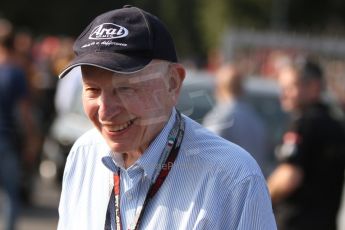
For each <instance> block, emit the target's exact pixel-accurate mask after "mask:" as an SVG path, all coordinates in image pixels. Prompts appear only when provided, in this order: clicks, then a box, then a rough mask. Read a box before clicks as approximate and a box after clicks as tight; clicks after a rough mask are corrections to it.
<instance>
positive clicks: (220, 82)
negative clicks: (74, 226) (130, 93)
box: [0, 19, 345, 229]
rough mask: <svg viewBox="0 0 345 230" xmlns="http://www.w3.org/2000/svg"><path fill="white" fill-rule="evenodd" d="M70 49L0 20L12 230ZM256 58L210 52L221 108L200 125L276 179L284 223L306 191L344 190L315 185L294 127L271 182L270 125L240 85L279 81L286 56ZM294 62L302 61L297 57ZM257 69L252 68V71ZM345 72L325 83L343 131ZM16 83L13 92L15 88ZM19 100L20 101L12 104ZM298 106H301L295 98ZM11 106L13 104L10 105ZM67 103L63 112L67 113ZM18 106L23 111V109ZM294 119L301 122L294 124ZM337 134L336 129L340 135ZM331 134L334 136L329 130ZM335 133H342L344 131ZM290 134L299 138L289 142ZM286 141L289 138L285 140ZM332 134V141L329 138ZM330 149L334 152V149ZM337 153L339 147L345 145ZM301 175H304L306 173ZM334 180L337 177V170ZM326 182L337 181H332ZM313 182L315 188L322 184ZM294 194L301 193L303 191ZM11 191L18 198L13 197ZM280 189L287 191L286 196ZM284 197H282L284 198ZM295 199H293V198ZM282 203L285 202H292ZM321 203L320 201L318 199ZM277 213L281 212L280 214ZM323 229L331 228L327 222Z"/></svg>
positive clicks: (1, 140) (0, 146)
mask: <svg viewBox="0 0 345 230" xmlns="http://www.w3.org/2000/svg"><path fill="white" fill-rule="evenodd" d="M73 42H74V38H72V37H68V36H51V35H46V36H39V37H37V36H34V35H33V34H32V33H31V32H30V31H28V30H17V29H16V28H15V27H14V26H13V25H12V24H11V22H10V21H8V20H6V19H0V96H1V97H3V96H4V94H7V95H9V94H10V95H11V99H10V100H7V99H6V98H7V97H3V98H5V99H3V101H5V100H7V102H2V101H1V100H0V106H1V107H0V109H1V110H0V150H1V151H2V150H4V149H5V147H4V146H9V147H7V148H8V149H12V152H15V154H16V155H17V158H16V159H14V161H16V162H17V163H16V164H18V165H17V166H16V167H14V168H12V170H14V172H17V173H18V172H20V174H18V180H17V181H16V180H14V179H13V178H14V177H11V180H10V181H8V182H4V181H5V180H6V177H8V172H5V171H4V170H3V171H1V170H0V174H2V175H0V176H1V178H2V179H1V180H2V181H1V182H2V184H1V187H3V188H4V190H5V193H6V192H7V194H8V195H9V202H8V203H9V204H8V207H9V208H8V210H9V211H8V218H7V220H8V226H9V227H8V228H7V229H14V227H13V226H14V222H15V218H16V216H17V215H18V209H19V207H18V206H19V204H18V199H19V198H18V197H21V199H20V200H21V201H23V202H29V201H30V199H29V198H30V189H32V187H31V186H32V180H33V177H34V176H35V175H36V173H37V169H38V164H39V162H40V160H41V153H42V148H43V143H44V139H45V137H47V136H49V131H50V128H51V125H52V122H53V120H54V118H55V117H56V114H57V108H56V105H57V104H56V97H61V98H63V96H64V95H63V94H62V95H57V88H58V78H57V76H58V74H59V73H60V72H61V70H62V69H63V68H64V67H65V66H66V65H67V64H68V63H69V61H70V60H71V59H72V58H73V56H74V54H73V49H72V47H73ZM251 55H252V57H251V58H248V57H247V56H246V55H244V56H243V57H244V58H243V57H242V58H239V60H240V61H238V62H236V64H235V65H234V63H232V64H227V65H225V66H223V65H222V64H221V63H223V61H224V60H223V59H222V57H221V56H220V54H218V53H217V52H211V55H210V60H209V62H208V66H206V67H205V70H207V71H210V72H212V73H213V74H215V81H216V85H215V87H216V88H215V98H216V104H215V106H214V108H213V109H212V110H211V111H210V113H209V114H207V115H206V117H205V119H204V123H203V125H205V126H209V128H210V129H211V130H212V131H214V132H216V133H218V134H219V135H221V136H223V137H224V138H226V139H229V140H231V141H233V142H235V143H237V144H238V145H240V146H242V147H243V148H245V149H246V150H248V151H249V152H250V153H252V154H253V156H254V158H256V160H257V162H258V163H259V165H260V166H261V167H262V169H263V172H264V174H265V176H266V177H267V178H271V179H270V180H271V181H269V184H270V185H271V186H272V188H270V189H271V191H273V190H274V192H275V193H277V191H276V190H277V189H278V193H279V195H280V197H279V199H280V200H283V201H284V203H283V208H282V210H283V212H285V213H283V214H282V215H281V216H283V217H284V218H285V217H286V218H288V217H290V216H294V215H295V214H300V215H303V214H301V213H298V212H299V211H301V209H303V208H305V206H298V205H296V202H300V201H301V199H305V196H304V195H305V193H306V192H310V191H312V190H313V189H318V190H320V191H327V189H326V190H325V188H329V186H334V187H336V189H337V194H336V195H337V196H339V193H340V192H341V190H342V184H341V188H339V186H340V185H335V184H331V185H327V184H322V183H320V185H319V184H317V183H316V182H315V180H314V179H313V173H314V171H313V170H316V171H317V169H315V168H313V167H319V165H317V164H316V165H317V166H313V165H312V166H310V165H309V163H310V162H312V161H313V159H314V158H313V157H312V156H310V155H312V154H314V153H309V152H308V154H307V155H308V157H310V159H309V158H308V160H306V159H307V158H305V157H304V156H303V153H301V152H298V151H302V152H303V151H306V149H307V151H315V148H313V149H312V150H309V149H308V147H305V146H304V145H303V146H302V148H304V149H303V150H298V148H300V147H301V143H302V142H301V140H299V139H298V138H297V137H298V136H299V135H304V133H303V134H300V133H298V132H299V131H300V130H296V127H294V128H295V129H293V132H292V131H291V130H287V132H286V133H285V136H284V137H283V134H284V133H282V137H281V138H282V141H281V146H277V149H278V148H281V147H282V146H283V147H284V144H285V148H290V149H288V152H287V153H286V152H285V153H280V154H285V156H284V157H283V158H284V161H283V163H281V162H279V159H277V164H278V166H281V165H283V167H285V168H283V170H282V168H280V172H278V173H277V172H276V171H274V172H275V173H274V172H273V173H274V174H273V175H274V179H272V178H273V177H272V175H270V174H271V173H272V171H271V170H266V168H267V167H266V165H265V164H266V163H267V162H265V159H264V158H265V157H267V156H265V152H267V151H265V149H266V148H267V147H266V146H265V144H266V141H267V136H268V135H269V133H268V132H266V131H267V130H266V131H265V127H264V126H265V124H264V123H263V121H261V118H260V117H259V116H258V114H257V113H256V111H254V110H255V109H254V108H251V107H250V105H248V104H246V103H245V102H244V101H243V100H242V94H243V87H242V80H243V79H244V76H243V75H246V74H248V72H250V70H252V69H253V68H256V70H259V71H257V72H258V73H259V75H263V76H266V77H267V78H275V79H276V76H277V75H279V74H278V72H277V66H281V65H283V64H284V63H285V62H286V60H287V59H286V57H287V56H286V53H281V52H269V54H267V53H265V55H264V54H263V53H261V54H259V55H253V53H251ZM294 56H297V55H296V54H294ZM263 60H266V62H265V63H264V64H262V63H261V64H262V65H261V66H260V68H258V67H257V66H258V63H259V62H262V61H263ZM254 62H255V67H253V66H254V64H253V63H254ZM243 69H245V70H246V71H247V72H245V71H242V72H241V70H243ZM335 70H336V71H335ZM332 71H333V72H336V73H339V74H334V73H333V74H332V75H329V74H328V73H330V72H332ZM343 72H345V65H344V64H343V63H342V62H332V63H331V64H329V65H327V66H326V68H325V76H326V80H325V83H326V84H328V85H326V86H325V88H327V89H329V88H332V89H334V90H335V91H336V92H337V94H336V95H338V97H337V100H336V103H337V106H336V107H337V108H338V109H339V111H340V113H339V114H338V115H339V116H338V117H337V119H340V120H341V122H342V124H341V123H339V124H341V125H339V127H341V128H343V125H344V124H345V122H344V115H343V114H344V113H345V112H344V111H345V96H344V95H345V93H344V92H345V87H344V86H345V84H344V82H345V80H344V79H345V78H344V77H343V75H342V73H343ZM250 74H252V73H250ZM5 75H7V77H9V78H14V77H13V76H16V77H15V78H18V79H17V82H14V83H9V82H7V83H6V84H7V86H8V85H11V87H13V88H8V89H7V91H5V90H3V89H2V88H1V84H3V85H4V86H6V84H5V83H4V82H3V81H4V80H2V78H3V79H5V77H4V76H5ZM14 84H15V86H13V85H14ZM298 84H300V83H296V85H295V87H297V85H298ZM19 85H22V87H20V88H18V87H19ZM60 87H61V86H60ZM291 87H292V86H290V89H291ZM9 89H11V90H9ZM303 89H304V88H303ZM303 89H302V88H300V89H299V90H300V91H303ZM1 90H3V92H1ZM320 90H321V88H320ZM60 93H61V92H60ZM339 95H340V96H339ZM15 98H16V100H14V99H15ZM61 100H64V99H60V102H61ZM295 100H302V99H301V98H299V97H297V96H296V98H295ZM8 101H9V102H10V103H12V104H9V103H8ZM24 102H25V103H24ZM63 104H64V103H63ZM63 104H62V106H61V107H63V106H64V105H63ZM23 105H25V106H23ZM21 107H22V108H23V109H20V108H21ZM18 108H19V109H18ZM12 110H13V111H12ZM302 110H304V109H302ZM6 113H8V114H10V116H12V118H10V119H9V120H8V121H10V122H11V123H13V124H11V126H8V124H5V123H6V122H8V121H7V120H6V119H7V118H5V117H6V116H7V115H5V114H6ZM298 114H299V115H298V116H299V117H298V118H296V117H295V114H293V116H291V117H293V119H295V120H293V119H292V120H293V122H292V123H293V124H295V123H294V122H298V125H300V122H301V120H298V119H300V118H301V117H302V115H301V114H300V112H298ZM312 117H313V115H312ZM296 119H297V120H298V121H296ZM308 119H309V118H308ZM312 119H314V118H312ZM302 121H303V120H302ZM322 121H323V120H322ZM211 126H212V127H211ZM339 127H338V126H337V129H338V128H339ZM309 128H310V127H308V129H309ZM324 130H325V129H324ZM333 130H334V129H333ZM308 132H310V131H308ZM311 132H314V131H311ZM315 132H320V130H319V129H316V131H315ZM330 132H332V130H331V131H330ZM337 132H339V133H342V131H337ZM291 133H292V134H294V135H292V134H291ZM286 134H289V135H287V136H286ZM296 135H297V137H296ZM307 135H309V134H307ZM327 135H328V136H331V135H330V134H327ZM8 136H11V138H10V139H9V138H8ZM284 138H285V139H284ZM286 138H290V139H286ZM291 138H292V139H291ZM294 138H295V139H294ZM296 138H297V139H296ZM318 138H319V139H318ZM337 138H339V135H338V136H337ZM323 139H327V138H326V137H323V136H322V137H316V139H315V140H316V141H318V143H319V144H320V143H321V140H323ZM333 139H334V138H333ZM304 140H306V139H303V141H304ZM313 141H314V139H313V140H312V142H313ZM6 142H7V143H6ZM340 142H344V143H345V140H340ZM309 144H310V143H309ZM312 144H313V143H312ZM328 144H329V143H327V145H328ZM327 145H326V144H325V145H324V146H323V145H322V148H326V150H325V153H322V154H326V153H327V152H332V151H331V149H328V147H327ZM286 146H287V147H286ZM325 146H326V147H325ZM320 148H321V147H320ZM330 148H332V144H331V147H330ZM339 148H342V146H341V147H339ZM328 150H329V151H328ZM332 150H333V149H332ZM342 150H343V149H342ZM335 152H336V151H334V152H332V153H331V154H333V156H332V157H333V158H335V159H336V160H338V161H339V160H340V161H342V162H341V163H343V161H344V158H343V156H339V155H338V153H335ZM286 154H287V155H286ZM301 154H302V157H301ZM342 154H343V152H342ZM316 155H317V154H316ZM0 157H1V159H0V163H1V162H2V163H3V164H8V162H9V161H5V159H6V158H4V157H3V156H2V153H1V154H0ZM301 158H302V159H301ZM325 159H326V160H325ZM331 160H334V159H329V158H327V157H326V158H322V157H321V158H320V159H319V160H318V163H320V162H321V163H325V162H326V163H327V165H326V166H327V167H328V168H329V167H333V163H332V162H331ZM328 161H329V162H328ZM321 163H320V164H321ZM291 165H292V166H293V167H294V168H293V170H294V171H292V172H290V173H295V174H296V175H297V176H296V177H293V175H286V174H289V169H288V170H287V171H284V170H286V167H287V166H291ZM321 165H322V164H321ZM320 167H323V166H320ZM339 167H340V168H341V167H344V165H343V164H340V166H339ZM0 168H1V165H0ZM278 169H279V167H278ZM301 170H302V172H301ZM303 170H305V171H304V172H303ZM341 170H342V175H341V176H339V180H341V182H342V180H343V179H344V178H343V171H344V170H343V168H341ZM281 171H284V172H281ZM321 172H324V173H325V174H327V172H328V173H329V171H327V170H321ZM334 173H335V174H337V173H338V171H337V172H334ZM325 174H322V175H320V174H315V175H318V179H320V178H321V180H322V182H324V181H327V179H328V178H327V177H326V178H324V177H323V176H324V175H325ZM12 175H14V174H12ZM270 176H271V177H270ZM289 176H290V177H289ZM285 177H289V178H285ZM329 177H333V178H334V176H333V174H332V175H330V176H329ZM4 178H5V179H4ZM282 178H285V179H286V180H289V179H290V180H292V181H289V182H290V183H292V184H293V185H289V186H290V187H291V186H292V187H293V189H295V190H294V191H285V190H289V189H291V188H290V187H289V188H284V185H281V186H282V187H283V188H277V187H279V186H278V185H277V184H279V182H281V181H283V180H282ZM301 178H304V182H307V183H309V184H308V186H309V187H308V186H305V185H303V186H301V184H303V182H302V181H303V179H301ZM268 180H269V179H268ZM294 183H295V184H294ZM313 183H316V184H317V185H315V184H313ZM334 183H336V182H334ZM4 184H7V185H4ZM296 184H297V185H296ZM16 186H17V187H18V189H17V188H16ZM286 186H287V185H286ZM294 186H295V187H294ZM327 186H328V187H327ZM273 187H274V188H273ZM297 187H299V189H298V188H297ZM306 187H307V188H306ZM310 188H312V189H310ZM320 188H322V189H320ZM284 189H285V190H284ZM14 190H18V191H15V192H13V191H14ZM282 190H284V191H283V192H282ZM339 190H340V192H339ZM295 192H296V193H295ZM16 193H18V194H17V196H12V195H13V194H16ZM280 193H283V194H282V195H281V194H280ZM291 194H292V195H291ZM301 194H302V195H301ZM290 195H291V197H289V196H290ZM307 195H308V194H307ZM321 195H322V194H321ZM331 195H332V194H331ZM285 198H287V200H286V199H285ZM289 199H290V200H289ZM316 199H321V198H320V197H316ZM291 200H292V203H289V201H291ZM304 201H305V200H304ZM310 202H313V200H310ZM335 202H338V203H337V204H338V206H337V204H334V206H336V207H328V206H327V204H325V203H321V204H322V205H323V206H322V208H324V209H325V210H330V209H331V208H333V209H332V210H336V211H337V210H338V208H339V205H340V201H339V197H337V199H336V200H335ZM319 204H320V203H319ZM275 205H276V203H275ZM284 205H285V206H284ZM304 205H305V204H304ZM306 205H308V204H306ZM276 207H279V208H281V207H282V206H279V205H277V206H276ZM279 208H277V210H278V209H279ZM289 208H290V209H291V210H294V211H295V213H290V212H289V211H287V210H288V209H289ZM313 208H314V206H313ZM302 211H303V210H302ZM308 211H309V209H308ZM314 214H315V213H311V214H310V215H305V217H308V218H311V219H313V218H314V217H315V215H314ZM327 214H329V213H327ZM289 215H290V216H289ZM329 215H333V216H332V217H331V219H332V220H333V219H334V213H331V214H329ZM281 216H280V217H281ZM294 217H295V216H294ZM295 218H297V217H295ZM321 219H322V218H321ZM325 223H326V224H327V222H325ZM306 226H307V225H306ZM320 226H322V225H320ZM281 229H283V228H281ZM286 229H288V228H286ZM306 229H307V228H306ZM314 229H316V228H314Z"/></svg>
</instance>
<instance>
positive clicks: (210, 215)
mask: <svg viewBox="0 0 345 230" xmlns="http://www.w3.org/2000/svg"><path fill="white" fill-rule="evenodd" d="M183 117H184V120H185V122H186V128H185V135H184V138H183V142H182V145H181V149H180V151H179V155H178V157H177V159H176V161H175V163H174V166H173V167H172V168H171V170H170V173H169V175H168V177H167V178H166V180H165V181H164V183H163V185H162V186H161V188H160V189H159V191H158V192H157V194H156V195H155V197H154V198H153V199H152V200H151V201H150V202H149V204H148V206H147V208H146V209H145V211H144V216H143V219H142V223H141V225H140V229H176V230H183V229H186V230H191V229H212V230H216V229H238V230H274V229H276V224H275V220H274V216H273V212H272V206H271V202H270V197H269V194H268V190H267V187H266V183H265V179H264V177H263V176H262V174H261V172H260V169H259V167H258V166H257V164H256V162H255V161H254V160H253V158H252V157H251V156H250V155H249V154H248V153H247V152H246V151H245V150H243V149H242V148H240V147H239V146H237V145H235V144H232V143H230V142H228V141H226V140H224V139H222V138H220V137H218V136H216V135H215V134H212V133H211V132H209V131H207V130H206V129H205V128H203V127H202V126H200V125H199V124H198V123H196V122H194V121H192V120H191V119H189V118H188V117H185V116H183ZM174 121H175V111H174V112H173V114H172V116H171V117H170V119H169V121H168V122H167V124H166V126H165V127H164V129H163V130H162V132H161V133H160V134H159V135H158V136H157V137H156V139H155V140H154V141H153V142H152V143H151V145H150V146H149V148H148V149H147V150H146V151H145V152H144V154H143V156H142V157H141V158H139V160H138V161H137V162H136V163H135V164H134V165H132V166H131V167H130V168H128V169H127V170H125V169H124V168H122V167H121V166H120V161H119V159H116V157H113V154H111V151H110V149H109V147H108V146H107V145H106V143H105V141H104V140H103V138H102V136H101V135H100V134H99V133H98V131H97V130H95V129H94V130H91V131H89V132H87V133H86V134H84V135H83V136H82V137H80V138H79V139H78V140H77V141H76V143H75V145H74V146H73V148H72V150H71V152H70V154H69V156H68V159H67V163H66V168H65V173H64V178H63V187H62V194H61V200H60V206H59V215H60V218H59V224H58V230H65V229H66V230H67V229H68V230H71V229H76V230H77V229H83V230H100V229H104V225H105V220H106V213H107V206H108V203H109V199H110V196H111V193H112V188H113V180H112V175H113V171H115V170H117V169H118V167H120V168H121V205H120V208H121V218H122V224H123V229H128V227H130V224H131V223H132V222H133V218H134V215H135V211H136V209H137V207H140V206H142V204H143V202H144V200H145V197H146V193H147V191H148V189H149V186H150V183H151V179H152V177H153V174H154V169H155V168H156V164H157V162H158V159H159V157H160V154H161V152H162V150H163V149H164V147H165V143H166V139H167V137H168V134H169V131H170V129H171V128H172V126H173V124H174Z"/></svg>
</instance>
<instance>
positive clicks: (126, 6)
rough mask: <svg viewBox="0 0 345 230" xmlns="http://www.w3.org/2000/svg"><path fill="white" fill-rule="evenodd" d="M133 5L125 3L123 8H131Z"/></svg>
mask: <svg viewBox="0 0 345 230" xmlns="http://www.w3.org/2000/svg"><path fill="white" fill-rule="evenodd" d="M131 7H133V6H132V5H124V6H123V7H122V8H131Z"/></svg>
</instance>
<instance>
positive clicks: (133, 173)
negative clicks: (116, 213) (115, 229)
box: [121, 166, 143, 229]
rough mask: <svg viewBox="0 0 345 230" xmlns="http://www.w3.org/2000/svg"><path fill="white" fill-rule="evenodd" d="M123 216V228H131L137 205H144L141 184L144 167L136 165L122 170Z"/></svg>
mask: <svg viewBox="0 0 345 230" xmlns="http://www.w3.org/2000/svg"><path fill="white" fill-rule="evenodd" d="M121 177H122V178H123V179H122V180H121V188H122V189H121V218H122V225H123V229H129V228H130V227H131V224H132V223H133V221H134V218H135V214H136V210H137V207H138V206H139V205H142V203H141V202H142V200H143V199H142V197H141V196H142V194H141V191H140V190H141V187H142V186H141V185H142V182H143V181H142V180H143V179H142V178H143V169H142V168H140V167H138V166H134V167H131V168H130V169H128V170H122V171H121Z"/></svg>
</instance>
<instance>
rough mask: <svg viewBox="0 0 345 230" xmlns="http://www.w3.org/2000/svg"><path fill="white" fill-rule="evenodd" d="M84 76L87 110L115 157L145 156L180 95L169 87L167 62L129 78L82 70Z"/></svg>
mask: <svg viewBox="0 0 345 230" xmlns="http://www.w3.org/2000/svg"><path fill="white" fill-rule="evenodd" d="M82 75H83V105H84V110H85V112H86V114H87V116H88V117H89V119H90V120H91V121H92V122H93V124H94V125H95V127H96V128H97V129H98V130H99V131H100V133H101V134H102V136H103V137H104V139H105V140H106V142H107V144H108V145H109V146H110V148H111V149H112V151H114V152H116V153H128V152H140V153H142V152H143V151H144V150H145V149H146V148H147V147H148V145H149V144H150V142H151V141H152V140H153V139H154V138H155V137H156V135H157V134H158V133H159V132H160V130H161V129H162V128H163V126H164V124H165V121H166V120H167V119H168V118H169V116H170V114H171V111H172V107H173V106H174V105H175V104H176V98H177V96H178V92H179V89H178V90H176V88H174V86H171V84H170V83H171V76H172V74H171V71H170V69H169V67H168V63H166V62H158V61H157V62H151V64H150V65H149V66H148V67H146V68H145V69H143V70H141V71H139V72H136V73H133V74H126V75H125V74H118V73H113V72H111V71H108V70H104V69H100V68H97V67H92V66H82ZM172 78H174V77H172ZM182 80H183V79H182ZM181 82H182V81H181Z"/></svg>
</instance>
